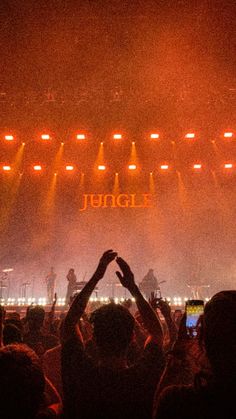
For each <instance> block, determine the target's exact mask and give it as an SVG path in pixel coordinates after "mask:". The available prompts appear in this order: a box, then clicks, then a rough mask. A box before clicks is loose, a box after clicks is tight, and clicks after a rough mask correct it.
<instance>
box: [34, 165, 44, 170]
mask: <svg viewBox="0 0 236 419" xmlns="http://www.w3.org/2000/svg"><path fill="white" fill-rule="evenodd" d="M34 170H35V171H36V172H40V170H42V166H40V164H36V165H35V166H34Z"/></svg>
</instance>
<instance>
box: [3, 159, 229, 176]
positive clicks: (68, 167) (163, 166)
mask: <svg viewBox="0 0 236 419" xmlns="http://www.w3.org/2000/svg"><path fill="white" fill-rule="evenodd" d="M204 167H205V166H203V165H202V163H194V164H192V166H191V167H190V169H192V170H193V171H195V172H200V171H201V170H202V169H204ZM234 167H235V165H234V164H233V163H231V162H227V163H224V164H223V169H225V170H230V169H234ZM1 169H2V171H3V172H11V171H12V170H14V167H13V166H11V165H3V166H1ZM32 169H33V171H35V172H42V171H43V169H44V167H43V166H42V165H41V164H36V165H33V166H32ZM76 169H77V168H76V167H75V166H73V165H66V166H65V167H64V170H65V171H66V172H68V173H70V172H73V171H76ZM107 169H108V168H107V166H106V165H104V164H99V165H98V166H97V170H99V171H102V172H104V171H106V170H107ZM137 169H138V166H137V165H136V164H129V165H128V170H131V171H135V170H137ZM158 169H159V170H160V171H162V172H168V171H170V170H171V169H173V167H172V166H170V165H169V164H161V165H160V166H159V167H158ZM150 174H153V172H150ZM54 175H57V172H55V173H54ZM116 175H118V173H116Z"/></svg>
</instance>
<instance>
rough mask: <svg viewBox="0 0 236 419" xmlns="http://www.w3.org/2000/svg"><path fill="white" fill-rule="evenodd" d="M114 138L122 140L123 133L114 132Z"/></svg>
mask: <svg viewBox="0 0 236 419" xmlns="http://www.w3.org/2000/svg"><path fill="white" fill-rule="evenodd" d="M113 138H114V140H121V139H122V135H121V134H114V135H113Z"/></svg>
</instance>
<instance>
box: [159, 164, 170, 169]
mask: <svg viewBox="0 0 236 419" xmlns="http://www.w3.org/2000/svg"><path fill="white" fill-rule="evenodd" d="M160 169H161V170H168V169H169V165H168V164H162V165H161V167H160Z"/></svg>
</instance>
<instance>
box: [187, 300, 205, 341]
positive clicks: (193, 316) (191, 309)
mask: <svg viewBox="0 0 236 419" xmlns="http://www.w3.org/2000/svg"><path fill="white" fill-rule="evenodd" d="M203 311H204V301H203V300H188V301H187V302H186V306H185V312H186V329H187V334H188V336H189V337H190V338H196V337H198V328H199V317H200V316H201V315H202V314H203Z"/></svg>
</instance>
